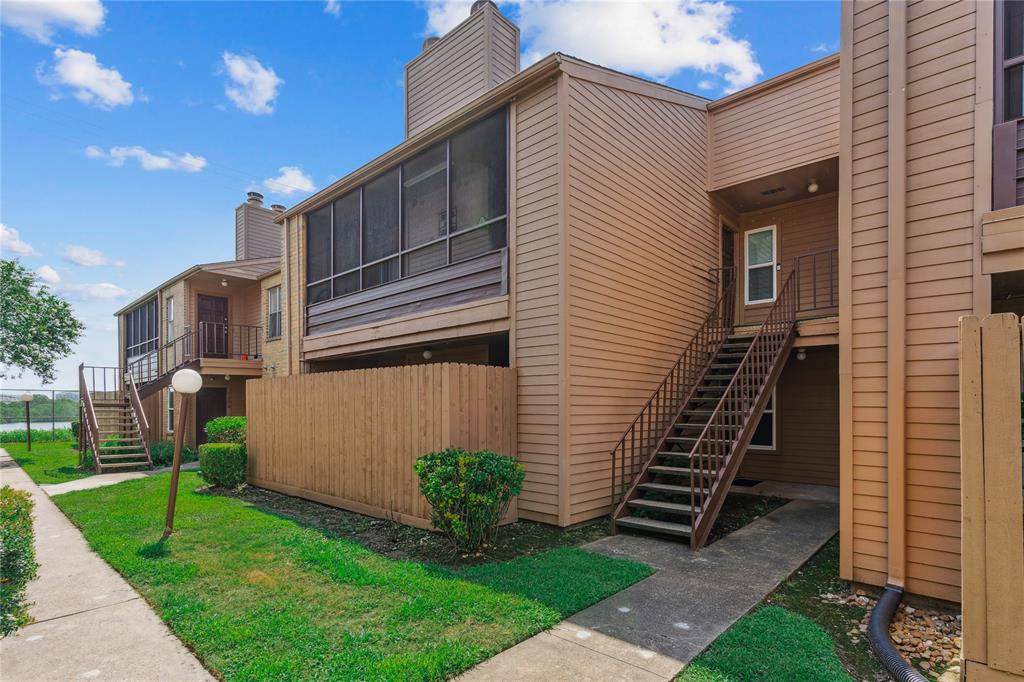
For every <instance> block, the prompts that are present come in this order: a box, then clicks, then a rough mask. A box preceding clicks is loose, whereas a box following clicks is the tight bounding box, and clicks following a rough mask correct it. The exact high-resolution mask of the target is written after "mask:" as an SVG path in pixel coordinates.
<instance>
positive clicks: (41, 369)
mask: <svg viewBox="0 0 1024 682" xmlns="http://www.w3.org/2000/svg"><path fill="white" fill-rule="evenodd" d="M84 328H85V327H84V325H82V323H81V322H79V321H78V319H77V318H76V317H75V316H74V314H73V313H72V311H71V304H69V303H68V302H67V301H65V300H64V299H63V298H60V297H59V296H56V295H54V294H53V293H52V292H51V291H50V290H49V289H48V288H47V287H46V285H44V284H39V283H38V282H37V281H36V276H35V273H33V272H31V271H30V270H26V269H25V268H24V267H22V266H21V264H20V263H18V261H14V260H0V378H3V379H10V378H16V377H20V376H21V375H22V374H23V373H24V372H25V371H26V370H28V371H30V372H32V373H33V374H35V375H36V376H38V377H39V378H40V379H42V380H43V382H44V383H48V382H51V381H53V379H54V369H53V366H54V364H55V363H56V362H57V360H60V359H61V358H64V357H67V356H68V355H70V354H71V350H72V348H73V347H74V345H75V343H77V342H78V340H79V339H80V338H81V336H82V330H83V329H84Z"/></svg>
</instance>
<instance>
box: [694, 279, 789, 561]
mask: <svg viewBox="0 0 1024 682" xmlns="http://www.w3.org/2000/svg"><path fill="white" fill-rule="evenodd" d="M793 282H794V275H793V271H791V272H790V274H789V276H788V277H787V278H786V281H785V283H784V284H783V286H782V289H781V290H780V292H779V295H778V297H777V298H776V299H775V303H773V304H772V307H771V309H770V310H769V312H768V315H767V317H765V320H764V322H763V323H762V324H761V327H760V328H759V329H758V331H757V335H756V336H755V337H754V340H753V341H752V342H751V344H750V348H749V349H748V350H747V352H746V354H745V355H744V356H743V359H742V360H741V361H740V364H739V367H737V369H736V373H735V374H734V375H733V377H732V380H731V381H730V382H729V385H728V386H727V387H726V389H725V392H724V393H723V395H722V398H721V400H719V401H718V404H717V405H716V406H715V409H714V410H713V411H712V413H711V417H710V418H709V419H708V422H707V424H706V425H705V426H704V428H703V430H702V431H701V434H700V436H698V438H697V441H696V442H695V443H694V445H693V449H692V450H691V451H690V496H691V504H692V505H693V508H694V509H696V510H699V511H697V512H696V516H695V517H694V520H693V531H692V533H691V534H690V545H691V546H692V547H693V548H694V549H699V548H700V547H702V546H703V545H704V542H705V541H706V540H707V536H708V533H709V532H710V531H711V526H712V525H714V521H715V519H716V518H717V516H718V511H719V509H720V508H721V506H722V502H723V501H724V499H725V495H726V493H728V488H729V485H730V484H731V482H732V479H733V477H734V476H735V474H736V470H737V469H738V468H739V463H740V461H741V460H742V453H743V452H745V451H746V448H747V445H748V444H749V442H750V438H751V436H752V435H753V427H754V426H755V422H756V420H757V419H759V418H760V415H761V412H762V411H763V410H764V407H765V404H766V403H767V401H768V396H769V395H770V393H771V391H770V389H771V387H772V385H774V383H775V381H776V380H777V379H778V375H779V373H781V370H782V365H783V364H785V359H786V355H787V354H788V352H789V348H790V347H791V346H792V344H793V339H794V338H795V336H796V313H797V303H798V301H797V287H796V286H795V285H794V284H793Z"/></svg>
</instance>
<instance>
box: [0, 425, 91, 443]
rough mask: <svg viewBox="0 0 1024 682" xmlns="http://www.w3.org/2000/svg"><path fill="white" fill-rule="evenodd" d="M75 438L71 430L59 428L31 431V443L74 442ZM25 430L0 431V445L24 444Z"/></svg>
mask: <svg viewBox="0 0 1024 682" xmlns="http://www.w3.org/2000/svg"><path fill="white" fill-rule="evenodd" d="M75 439H76V436H75V435H74V433H72V431H71V429H69V428H66V427H60V428H56V429H32V442H33V443H49V442H52V441H60V440H67V441H71V440H75ZM24 442H25V429H14V430H12V431H0V443H24Z"/></svg>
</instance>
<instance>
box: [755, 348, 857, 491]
mask: <svg viewBox="0 0 1024 682" xmlns="http://www.w3.org/2000/svg"><path fill="white" fill-rule="evenodd" d="M806 352H807V358H806V359H805V360H797V359H796V354H795V353H793V354H792V355H791V356H790V358H789V360H788V361H787V362H786V367H785V369H784V370H783V372H782V376H781V377H780V378H779V383H778V385H777V387H776V393H775V397H776V404H775V405H774V409H775V415H776V417H775V419H776V425H775V429H776V431H775V439H776V449H775V450H773V451H767V450H756V449H750V450H748V451H747V454H746V455H745V456H744V458H743V465H742V467H741V469H740V475H741V476H744V477H746V478H755V479H759V480H766V481H792V482H795V483H815V484H819V485H839V382H838V376H839V353H838V349H837V348H836V347H835V346H833V347H829V348H822V349H818V348H808V349H806Z"/></svg>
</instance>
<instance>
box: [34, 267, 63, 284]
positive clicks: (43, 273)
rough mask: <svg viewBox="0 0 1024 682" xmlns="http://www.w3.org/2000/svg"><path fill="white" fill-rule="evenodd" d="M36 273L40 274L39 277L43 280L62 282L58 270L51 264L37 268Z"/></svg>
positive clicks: (55, 282) (53, 282)
mask: <svg viewBox="0 0 1024 682" xmlns="http://www.w3.org/2000/svg"><path fill="white" fill-rule="evenodd" d="M36 274H37V275H39V279H41V280H43V281H44V282H46V283H47V284H57V283H58V282H60V275H58V274H57V271H56V270H54V269H53V268H51V267H50V266H49V265H43V266H41V267H40V268H39V269H38V270H36Z"/></svg>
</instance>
